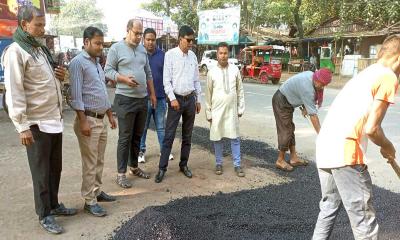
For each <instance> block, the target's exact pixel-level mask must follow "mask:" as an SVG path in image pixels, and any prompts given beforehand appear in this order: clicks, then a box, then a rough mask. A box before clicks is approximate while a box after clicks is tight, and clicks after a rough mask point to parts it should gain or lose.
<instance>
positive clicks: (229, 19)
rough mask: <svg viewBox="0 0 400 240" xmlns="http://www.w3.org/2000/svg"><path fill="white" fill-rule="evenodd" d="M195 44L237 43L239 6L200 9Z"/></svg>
mask: <svg viewBox="0 0 400 240" xmlns="http://www.w3.org/2000/svg"><path fill="white" fill-rule="evenodd" d="M198 16H199V33H198V39H197V44H209V45H216V44H218V43H219V42H226V43H228V44H229V45H238V44H239V28H240V7H233V8H225V9H214V10H206V11H200V12H199V13H198Z"/></svg>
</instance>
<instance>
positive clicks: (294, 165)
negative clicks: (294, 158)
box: [290, 160, 309, 167]
mask: <svg viewBox="0 0 400 240" xmlns="http://www.w3.org/2000/svg"><path fill="white" fill-rule="evenodd" d="M308 164H309V162H308V161H307V160H303V161H301V160H300V161H298V162H293V163H292V162H291V163H290V165H292V166H293V167H298V166H307V165H308Z"/></svg>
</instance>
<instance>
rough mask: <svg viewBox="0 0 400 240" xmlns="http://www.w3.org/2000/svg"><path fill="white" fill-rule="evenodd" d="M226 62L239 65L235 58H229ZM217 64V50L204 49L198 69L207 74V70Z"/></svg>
mask: <svg viewBox="0 0 400 240" xmlns="http://www.w3.org/2000/svg"><path fill="white" fill-rule="evenodd" d="M228 63H229V64H234V65H236V66H237V67H239V61H238V60H237V59H236V58H229V59H228ZM217 64H218V61H217V50H207V51H204V53H203V56H202V57H201V62H200V71H201V72H202V73H203V74H207V72H208V70H210V69H211V68H213V67H215V66H217Z"/></svg>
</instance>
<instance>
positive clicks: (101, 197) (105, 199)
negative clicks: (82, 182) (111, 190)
mask: <svg viewBox="0 0 400 240" xmlns="http://www.w3.org/2000/svg"><path fill="white" fill-rule="evenodd" d="M115 200H117V198H116V197H114V196H111V195H108V194H107V193H105V192H103V191H101V193H100V194H99V196H97V201H98V202H114V201H115Z"/></svg>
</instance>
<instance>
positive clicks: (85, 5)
mask: <svg viewBox="0 0 400 240" xmlns="http://www.w3.org/2000/svg"><path fill="white" fill-rule="evenodd" d="M103 17H104V14H103V12H102V11H101V10H100V9H98V8H96V0H71V1H68V2H65V1H63V2H62V6H61V12H60V14H58V15H55V16H52V19H51V25H50V30H51V31H52V32H53V33H55V34H57V35H72V36H74V37H82V33H83V31H84V30H85V28H86V27H88V26H95V27H98V28H100V29H101V30H103V32H104V33H106V32H107V25H106V24H103V23H102V19H103Z"/></svg>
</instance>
